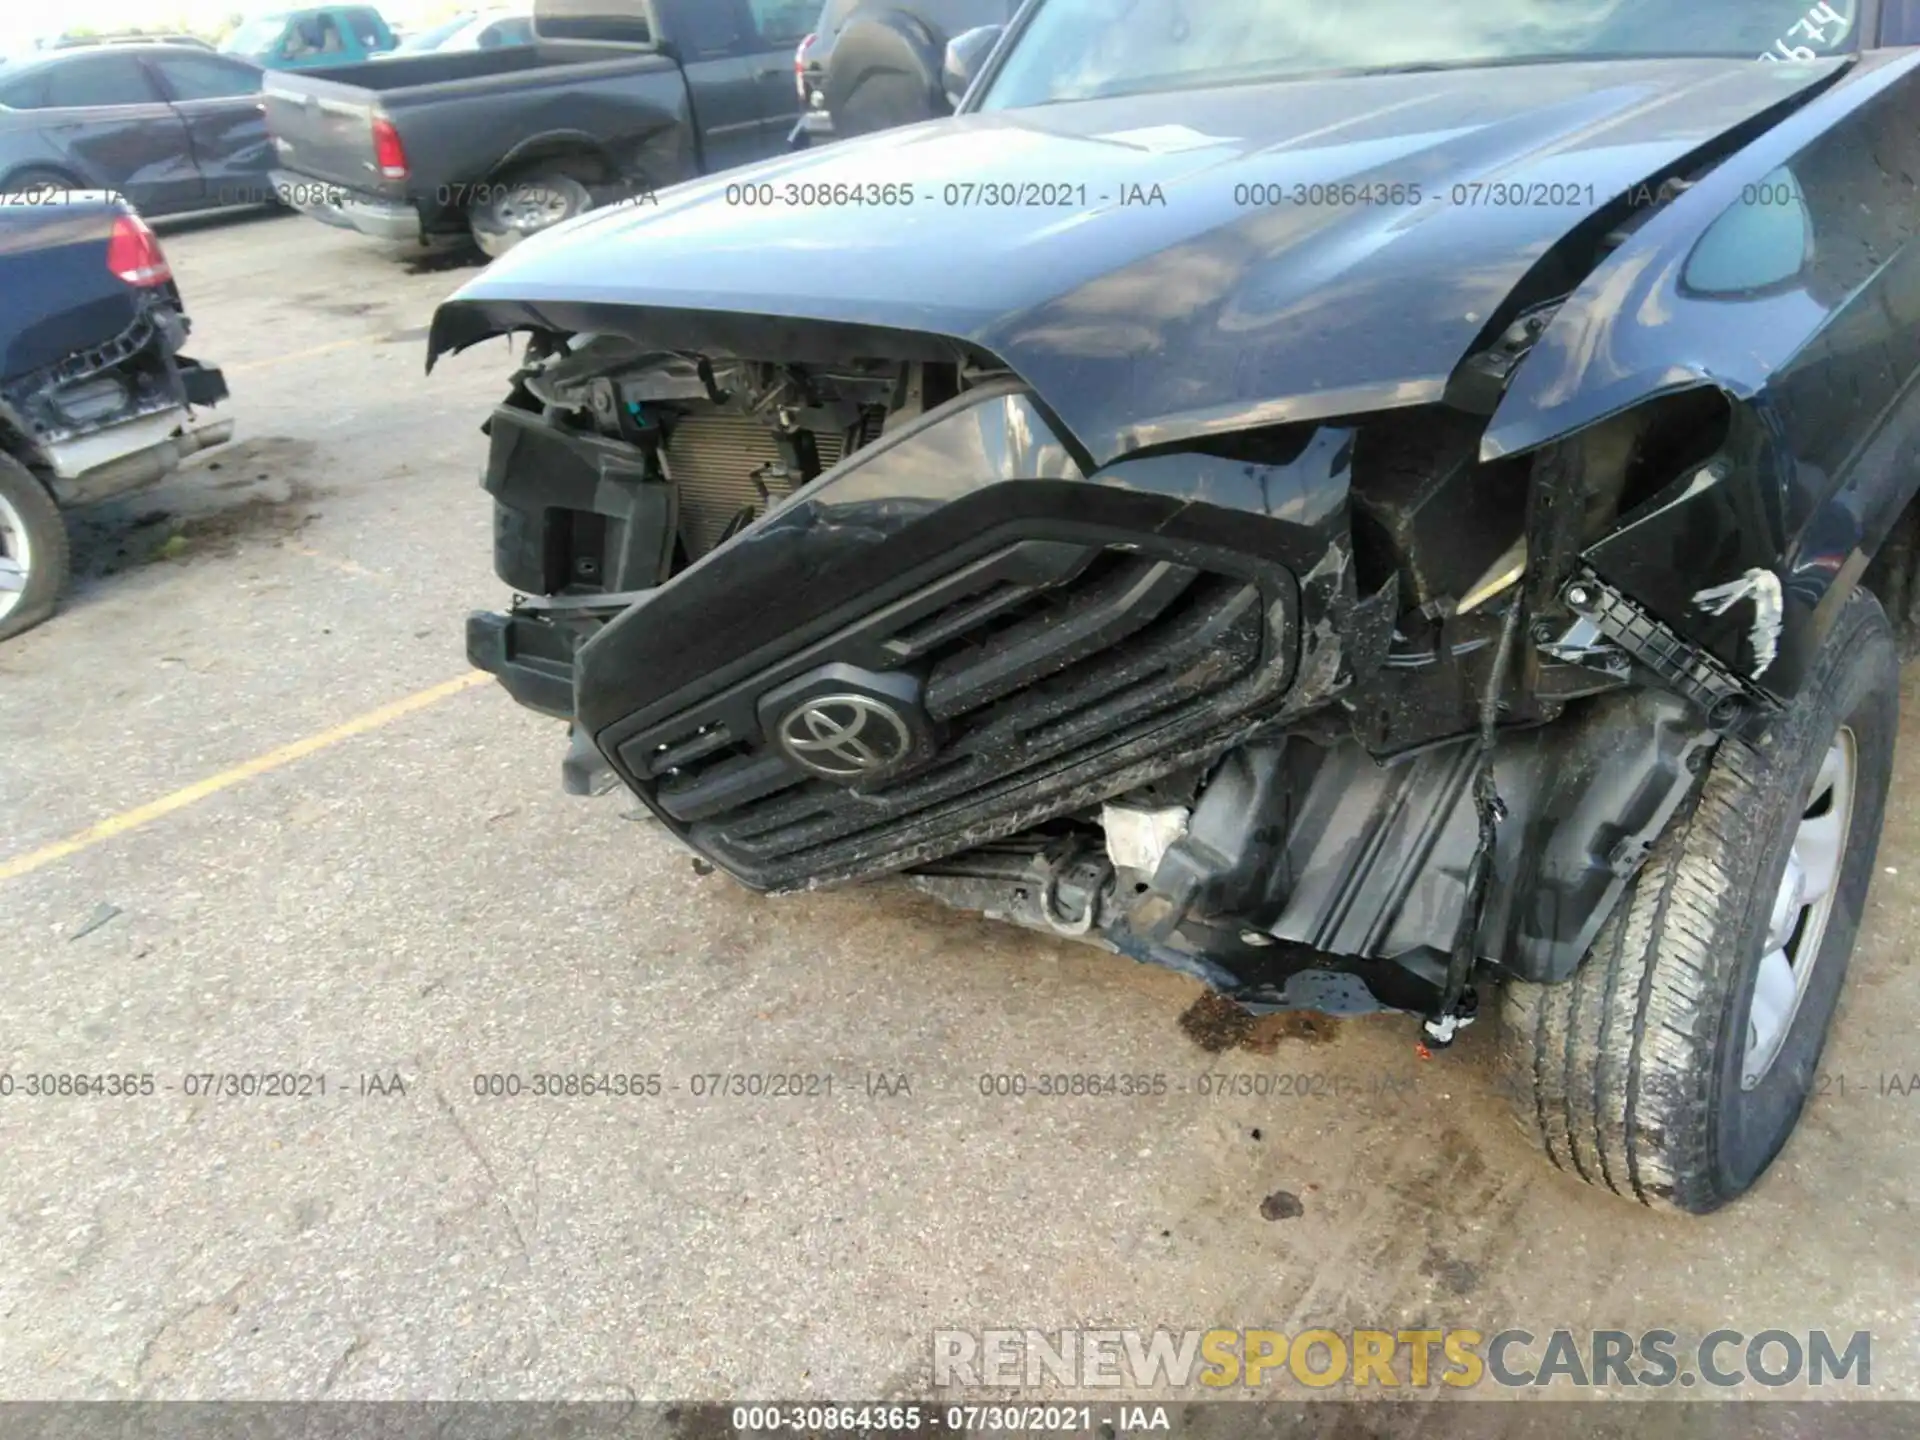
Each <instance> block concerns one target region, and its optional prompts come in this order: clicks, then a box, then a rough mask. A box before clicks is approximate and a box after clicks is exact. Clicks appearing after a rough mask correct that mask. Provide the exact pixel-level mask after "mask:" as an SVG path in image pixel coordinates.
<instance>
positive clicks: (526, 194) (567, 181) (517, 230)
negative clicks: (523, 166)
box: [467, 169, 593, 260]
mask: <svg viewBox="0 0 1920 1440" xmlns="http://www.w3.org/2000/svg"><path fill="white" fill-rule="evenodd" d="M481 189H482V193H483V194H485V195H486V196H487V197H488V198H487V199H486V200H484V201H476V202H475V203H474V204H473V206H472V207H471V208H470V209H469V210H468V211H467V229H468V230H469V231H470V232H471V233H472V235H473V243H474V244H476V245H478V246H479V247H480V250H481V253H482V254H484V255H486V256H487V257H488V258H489V259H491V260H498V259H499V258H500V257H501V256H502V255H504V254H506V253H507V251H509V250H511V249H512V248H513V247H514V246H515V245H518V244H519V243H520V242H521V241H522V240H524V239H526V238H527V236H529V235H533V234H537V233H538V232H539V231H542V230H546V229H550V228H552V227H553V226H555V225H558V224H560V223H561V222H562V221H564V220H571V219H573V217H574V216H576V215H584V214H586V213H587V211H589V210H591V209H592V208H593V194H592V192H591V191H589V190H588V189H587V187H586V186H585V185H584V184H582V183H581V182H580V181H579V180H576V179H575V178H574V177H573V176H571V175H569V174H567V173H566V171H564V170H559V169H542V170H528V171H525V172H524V173H522V174H519V175H513V176H509V177H508V178H507V179H505V180H501V181H498V182H495V183H493V184H491V185H487V186H482V187H481Z"/></svg>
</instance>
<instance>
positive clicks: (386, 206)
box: [269, 170, 422, 244]
mask: <svg viewBox="0 0 1920 1440" xmlns="http://www.w3.org/2000/svg"><path fill="white" fill-rule="evenodd" d="M269 178H270V180H271V182H272V188H273V193H274V194H275V195H277V196H279V197H280V198H281V199H283V200H284V201H285V202H286V203H287V204H288V205H291V206H292V207H293V208H294V209H295V210H298V211H299V212H300V213H301V214H302V215H306V216H310V217H311V218H313V219H315V220H318V221H320V222H321V223H322V224H324V225H332V226H334V227H335V228H336V229H340V230H353V231H357V232H358V233H360V234H362V235H370V236H372V237H373V238H374V239H376V240H390V241H393V242H395V243H398V244H407V243H418V241H419V240H420V239H421V234H422V231H421V225H420V212H419V211H418V210H416V209H415V208H414V207H413V206H412V205H409V204H407V203H406V202H405V201H400V200H386V199H383V198H381V197H380V196H377V195H365V194H362V193H360V192H359V191H357V190H349V189H347V188H346V187H345V186H344V185H335V184H333V183H332V182H331V181H326V180H315V179H313V178H312V177H311V176H307V175H301V174H297V173H296V172H294V171H292V170H275V171H274V172H273V174H272V175H271V176H270V177H269Z"/></svg>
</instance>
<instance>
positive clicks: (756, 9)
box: [747, 0, 820, 47]
mask: <svg viewBox="0 0 1920 1440" xmlns="http://www.w3.org/2000/svg"><path fill="white" fill-rule="evenodd" d="M747 8H748V9H749V10H750V11H752V13H753V28H754V29H755V30H757V31H759V32H760V39H761V40H762V41H763V42H764V43H765V44H767V45H769V46H775V45H777V46H783V47H784V46H788V45H797V44H799V43H800V41H801V40H802V39H804V38H805V37H806V35H807V33H808V32H809V31H811V30H812V29H813V26H814V22H815V21H816V20H818V19H819V18H820V7H819V6H818V5H816V4H813V3H811V0H747Z"/></svg>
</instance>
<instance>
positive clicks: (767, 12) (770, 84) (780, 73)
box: [747, 0, 820, 156]
mask: <svg viewBox="0 0 1920 1440" xmlns="http://www.w3.org/2000/svg"><path fill="white" fill-rule="evenodd" d="M747 11H748V14H749V16H750V17H751V18H752V20H753V30H754V38H755V44H754V52H753V60H754V87H755V88H756V89H757V90H758V91H759V92H760V153H761V155H763V156H764V155H778V154H780V153H781V152H783V151H784V150H785V149H786V148H787V144H786V142H787V136H788V135H789V134H790V133H792V130H793V122H794V121H795V120H796V119H798V118H799V116H800V92H799V90H798V89H797V88H796V86H795V85H794V81H793V53H794V51H796V50H798V49H799V48H800V42H801V41H802V40H804V39H806V38H807V36H808V34H809V33H811V32H812V30H813V27H814V25H815V24H816V23H818V21H819V19H820V6H819V3H818V0H747Z"/></svg>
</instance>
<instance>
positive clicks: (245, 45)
mask: <svg viewBox="0 0 1920 1440" xmlns="http://www.w3.org/2000/svg"><path fill="white" fill-rule="evenodd" d="M399 43H400V40H399V37H398V36H397V35H395V34H394V33H393V28H392V27H391V26H389V25H388V24H387V22H386V20H385V18H384V17H382V15H381V14H380V12H379V11H378V10H376V9H374V8H373V7H372V6H371V5H321V6H313V7H309V8H307V9H304V10H275V11H272V12H270V13H268V14H264V15H256V16H255V17H254V18H253V19H251V20H247V21H245V22H243V23H242V24H241V25H240V27H239V28H238V29H236V30H235V31H234V32H233V33H232V34H231V35H229V36H228V37H227V38H226V40H225V41H224V42H223V43H222V44H221V46H220V48H221V49H222V50H224V51H225V52H226V53H227V54H229V55H238V56H241V57H243V58H244V59H247V60H251V61H252V62H253V63H254V64H256V65H259V66H261V67H263V68H264V69H268V70H304V69H309V68H312V67H315V66H320V65H355V64H358V63H359V62H360V61H362V60H366V59H370V58H371V57H373V56H375V55H383V54H385V53H386V52H387V51H389V50H392V49H394V48H395V47H396V46H397V45H398V44H399Z"/></svg>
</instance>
